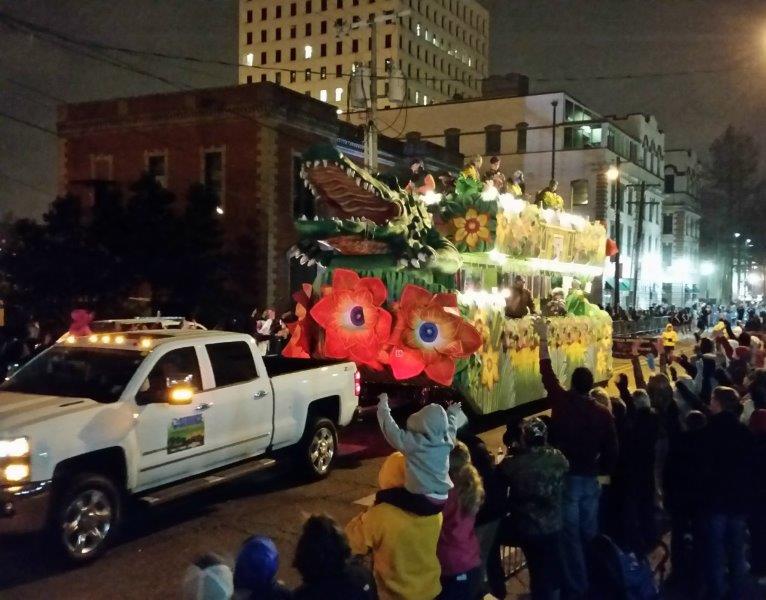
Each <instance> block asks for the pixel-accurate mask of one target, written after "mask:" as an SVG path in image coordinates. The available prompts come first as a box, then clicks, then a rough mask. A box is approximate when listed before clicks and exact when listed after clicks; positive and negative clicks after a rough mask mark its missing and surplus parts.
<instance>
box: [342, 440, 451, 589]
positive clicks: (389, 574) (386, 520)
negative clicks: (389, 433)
mask: <svg viewBox="0 0 766 600" xmlns="http://www.w3.org/2000/svg"><path fill="white" fill-rule="evenodd" d="M404 463H405V459H404V456H403V455H402V454H401V453H399V452H396V453H394V454H392V455H391V456H389V457H388V458H387V459H386V461H385V462H384V463H383V466H382V467H381V469H380V474H379V476H378V483H379V485H380V488H381V491H380V492H379V493H378V494H377V496H376V501H375V505H374V506H372V507H371V508H370V509H369V510H367V511H366V512H363V513H361V514H360V515H358V516H357V517H355V518H354V519H352V520H351V522H349V524H348V525H347V526H346V535H347V536H348V541H349V544H350V545H351V551H352V552H353V553H354V554H367V553H368V552H369V551H372V559H373V571H374V575H375V582H376V584H377V587H378V596H379V597H380V598H381V600H411V599H413V598H424V599H425V598H435V597H436V596H438V595H439V593H440V592H441V584H440V582H439V577H440V575H441V567H440V566H439V559H438V558H437V556H436V547H437V542H438V540H439V532H440V531H441V527H442V515H441V512H440V510H439V508H438V507H437V506H436V505H435V504H433V503H432V502H429V501H428V500H427V499H425V498H424V497H423V496H422V495H418V494H411V493H409V492H407V491H406V490H405V489H404V488H402V487H401V486H402V485H403V484H404V472H405V465H404Z"/></svg>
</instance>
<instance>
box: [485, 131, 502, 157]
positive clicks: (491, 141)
mask: <svg viewBox="0 0 766 600" xmlns="http://www.w3.org/2000/svg"><path fill="white" fill-rule="evenodd" d="M501 129H502V128H501V127H500V125H487V126H486V127H485V128H484V154H499V153H500V145H501V136H502V132H501Z"/></svg>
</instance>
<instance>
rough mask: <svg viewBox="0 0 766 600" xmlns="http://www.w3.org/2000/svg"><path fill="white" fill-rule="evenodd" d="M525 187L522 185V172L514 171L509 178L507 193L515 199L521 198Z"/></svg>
mask: <svg viewBox="0 0 766 600" xmlns="http://www.w3.org/2000/svg"><path fill="white" fill-rule="evenodd" d="M525 188H526V186H525V185H524V172H523V171H514V172H513V175H512V176H511V183H509V184H508V187H507V191H509V192H510V193H511V194H513V195H514V197H515V198H523V197H524V192H525V191H526V190H525Z"/></svg>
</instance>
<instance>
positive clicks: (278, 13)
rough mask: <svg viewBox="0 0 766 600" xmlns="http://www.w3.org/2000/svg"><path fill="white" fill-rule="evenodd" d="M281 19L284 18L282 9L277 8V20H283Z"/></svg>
mask: <svg viewBox="0 0 766 600" xmlns="http://www.w3.org/2000/svg"><path fill="white" fill-rule="evenodd" d="M264 10H265V9H264ZM281 18H282V7H281V6H277V19H281Z"/></svg>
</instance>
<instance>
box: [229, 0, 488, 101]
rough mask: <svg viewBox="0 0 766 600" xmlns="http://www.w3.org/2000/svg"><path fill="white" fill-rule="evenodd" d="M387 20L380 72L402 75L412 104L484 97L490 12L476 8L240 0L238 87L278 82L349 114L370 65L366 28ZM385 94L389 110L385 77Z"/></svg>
mask: <svg viewBox="0 0 766 600" xmlns="http://www.w3.org/2000/svg"><path fill="white" fill-rule="evenodd" d="M407 11H408V12H407ZM403 13H406V14H403ZM384 15H389V16H391V17H392V18H391V19H390V21H389V22H380V23H379V24H378V26H377V50H378V51H377V63H378V69H377V72H378V74H380V75H381V76H382V75H384V73H386V72H390V70H391V67H392V66H396V67H398V68H399V70H400V71H401V73H402V74H403V77H404V81H405V85H406V103H407V104H429V103H431V102H442V101H444V100H448V99H451V98H454V97H462V98H469V97H473V96H478V95H479V94H480V93H481V80H482V79H483V78H484V77H486V76H487V74H488V72H489V12H488V11H487V9H485V8H484V7H482V5H481V4H480V3H479V2H478V1H477V0H240V1H239V41H238V46H239V62H240V65H241V66H240V68H239V82H240V83H253V82H258V81H273V82H276V83H278V84H280V85H283V86H285V87H288V88H290V89H293V90H296V91H298V92H301V93H305V94H308V95H310V96H311V97H312V98H317V99H319V100H322V101H324V102H329V103H331V104H334V105H335V106H336V107H337V108H338V109H339V110H346V109H347V107H348V102H349V98H348V89H349V80H350V76H351V73H352V71H355V69H356V68H357V66H358V65H360V64H363V65H368V64H369V63H370V58H371V48H372V42H371V35H370V31H371V29H370V28H369V27H368V26H366V23H368V22H369V21H370V19H374V18H376V17H377V18H378V19H379V18H380V17H381V16H384ZM399 15H401V16H399ZM352 26H353V27H352ZM378 86H379V89H378V96H382V97H383V98H381V99H380V100H379V105H380V106H381V107H385V106H390V105H391V102H389V101H388V100H387V99H385V97H386V96H387V92H388V89H387V86H388V82H387V81H386V78H385V77H381V78H380V79H379V81H378ZM365 91H366V90H365Z"/></svg>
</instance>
